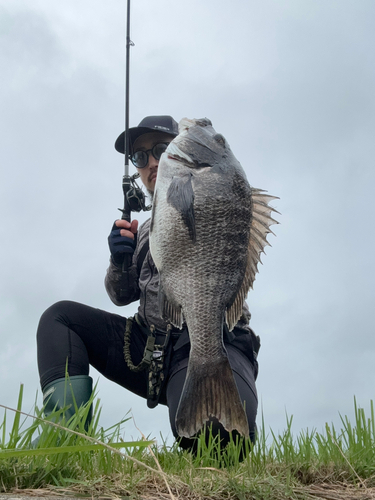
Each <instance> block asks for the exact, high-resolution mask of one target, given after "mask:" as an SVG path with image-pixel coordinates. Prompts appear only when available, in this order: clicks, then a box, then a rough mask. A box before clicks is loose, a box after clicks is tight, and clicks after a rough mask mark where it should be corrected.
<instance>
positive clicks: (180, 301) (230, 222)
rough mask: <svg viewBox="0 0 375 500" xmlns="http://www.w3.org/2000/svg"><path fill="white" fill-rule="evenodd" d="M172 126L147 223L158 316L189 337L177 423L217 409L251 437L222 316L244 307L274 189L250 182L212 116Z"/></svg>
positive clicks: (195, 427) (197, 420)
mask: <svg viewBox="0 0 375 500" xmlns="http://www.w3.org/2000/svg"><path fill="white" fill-rule="evenodd" d="M179 130H180V134H179V135H178V136H177V137H176V138H175V139H174V140H173V141H172V143H170V145H169V146H168V148H167V151H166V153H165V154H163V155H162V157H161V160H160V163H159V167H158V177H157V181H156V186H155V195H154V205H153V212H152V220H151V227H150V250H151V254H152V257H153V260H154V262H155V265H156V267H157V269H158V271H159V275H160V284H159V304H160V313H161V316H162V317H163V318H164V319H166V320H168V321H170V322H171V323H172V324H173V325H174V326H176V327H178V328H181V327H182V325H183V323H184V322H186V324H187V327H188V331H189V336H190V343H191V350H190V356H189V365H188V370H187V375H186V380H185V384H184V388H183V391H182V394H181V398H180V402H179V406H178V409H177V414H176V429H177V432H178V434H179V435H180V436H181V437H188V438H190V437H192V436H195V435H196V434H197V433H199V432H200V431H201V430H202V428H203V427H204V426H205V424H206V423H207V422H209V421H210V419H212V418H216V419H218V421H219V422H220V423H221V424H222V425H223V427H224V428H225V429H226V430H227V431H229V432H231V431H238V432H239V433H240V434H241V435H242V436H245V437H248V436H249V424H248V421H247V416H246V413H245V410H244V406H243V405H244V403H245V402H244V401H242V400H241V398H240V395H239V392H238V389H237V386H236V382H235V379H234V376H233V373H232V369H231V367H230V364H229V360H228V356H227V353H226V350H225V347H224V343H223V324H224V321H226V323H227V325H228V327H229V329H230V330H232V329H233V328H234V326H235V325H236V323H237V322H238V320H239V318H240V316H241V315H242V313H243V304H244V300H245V297H246V295H247V293H248V291H249V289H250V288H252V285H253V282H254V279H255V275H256V273H257V272H258V268H257V267H258V263H259V262H260V254H261V253H262V252H264V248H265V246H266V245H269V243H268V241H267V235H268V234H269V233H272V231H271V230H270V226H271V225H272V224H276V223H277V222H276V221H275V220H274V219H273V218H272V217H271V213H272V212H276V210H274V209H273V208H272V207H270V206H269V202H270V201H271V200H274V199H276V198H275V197H273V196H269V195H267V194H265V192H264V191H262V190H259V189H254V188H252V187H251V186H250V185H249V183H248V181H247V179H246V175H245V173H244V171H243V169H242V167H241V165H240V164H239V162H238V161H237V160H236V158H235V157H234V155H233V153H232V151H231V150H230V147H229V145H228V143H227V142H226V140H225V138H224V137H223V136H222V135H221V134H217V133H216V131H215V130H214V129H213V127H212V124H211V122H210V121H209V120H207V119H201V120H188V119H183V120H181V122H180V124H179ZM199 165H206V166H210V167H212V168H205V169H199V168H198V169H197V168H196V167H197V166H199ZM272 234H273V233H272Z"/></svg>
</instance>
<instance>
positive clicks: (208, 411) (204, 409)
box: [176, 356, 249, 438]
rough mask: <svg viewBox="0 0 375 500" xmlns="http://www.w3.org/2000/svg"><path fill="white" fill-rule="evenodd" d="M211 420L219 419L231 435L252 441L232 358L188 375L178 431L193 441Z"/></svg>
mask: <svg viewBox="0 0 375 500" xmlns="http://www.w3.org/2000/svg"><path fill="white" fill-rule="evenodd" d="M210 417H216V418H217V419H218V421H219V422H220V423H221V424H222V425H223V427H224V429H226V430H227V431H228V432H231V431H234V430H236V431H238V432H239V433H240V434H241V435H242V436H244V437H249V425H248V422H247V417H246V413H245V410H244V407H243V405H242V403H241V399H240V396H239V393H238V389H237V385H236V381H235V379H234V376H233V372H232V369H231V367H230V364H229V361H228V358H227V357H226V356H225V357H224V356H223V357H221V358H220V359H219V360H218V361H215V362H214V363H212V364H211V363H210V366H209V367H208V366H207V365H205V364H199V365H196V366H194V369H193V370H189V369H188V372H187V375H186V380H185V385H184V388H183V390H182V395H181V399H180V403H179V405H178V408H177V413H176V429H177V433H178V435H179V436H181V437H188V438H189V437H193V436H194V435H196V434H197V433H198V432H199V431H201V430H202V429H203V427H204V425H205V424H207V423H208V422H209V420H210Z"/></svg>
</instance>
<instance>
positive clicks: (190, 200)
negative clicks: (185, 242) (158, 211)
mask: <svg viewBox="0 0 375 500" xmlns="http://www.w3.org/2000/svg"><path fill="white" fill-rule="evenodd" d="M191 177H192V176H191V174H186V175H183V176H182V177H173V179H172V182H171V183H170V185H169V188H168V192H167V202H168V203H169V204H170V205H172V207H173V208H175V209H176V210H177V212H178V213H179V214H180V215H181V217H182V221H183V223H184V224H185V226H186V227H187V229H188V231H189V236H190V238H191V240H192V241H193V243H195V240H196V229H195V216H194V191H193V185H192V182H191Z"/></svg>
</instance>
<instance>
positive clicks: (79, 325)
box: [37, 301, 258, 447]
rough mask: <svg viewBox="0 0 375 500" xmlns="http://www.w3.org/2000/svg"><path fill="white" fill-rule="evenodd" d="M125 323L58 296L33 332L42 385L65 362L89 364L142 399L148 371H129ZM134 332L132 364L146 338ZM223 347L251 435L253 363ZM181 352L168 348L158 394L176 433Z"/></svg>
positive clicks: (81, 368) (60, 373) (73, 367)
mask: <svg viewBox="0 0 375 500" xmlns="http://www.w3.org/2000/svg"><path fill="white" fill-rule="evenodd" d="M125 327H126V318H124V317H122V316H119V315H117V314H112V313H109V312H106V311H102V310H100V309H95V308H92V307H89V306H86V305H83V304H79V303H77V302H71V301H61V302H57V303H56V304H54V305H53V306H51V307H50V308H48V309H47V310H46V311H45V312H44V314H43V315H42V317H41V319H40V322H39V326H38V332H37V345H38V368H39V375H40V383H41V386H42V390H43V389H44V387H45V386H46V385H47V384H48V383H50V382H52V381H53V380H56V379H58V378H63V377H64V376H65V371H66V366H67V363H68V373H69V375H70V376H74V375H88V374H89V366H90V365H92V366H93V367H94V368H95V369H96V370H98V372H100V373H101V374H102V375H104V376H105V377H106V378H108V379H109V380H112V381H113V382H116V383H117V384H119V385H121V386H122V387H124V388H126V389H128V390H130V391H131V392H133V393H135V394H137V395H138V396H141V397H143V398H147V375H148V372H147V370H145V371H142V372H133V371H131V370H130V369H129V368H128V366H127V364H126V363H125V360H124V354H123V347H124V332H125ZM136 333H137V334H136V335H134V334H133V335H132V341H131V356H132V361H133V363H134V364H135V365H137V364H139V363H140V361H141V359H142V356H143V352H144V347H145V344H146V340H147V335H146V334H145V333H144V332H142V330H141V329H137V330H136ZM226 349H227V352H228V357H229V361H230V364H231V367H232V370H233V373H234V376H235V380H236V383H237V387H238V390H239V393H240V396H241V400H242V401H243V402H244V403H245V409H246V414H247V419H248V423H249V431H250V436H251V438H252V439H253V440H254V439H255V433H256V424H255V418H256V413H257V407H258V401H257V393H256V388H255V377H254V367H253V365H252V363H250V361H249V360H248V358H247V357H246V356H245V355H244V354H243V353H242V352H241V351H240V350H239V349H238V348H236V347H234V346H232V345H227V344H226ZM181 352H183V351H181V350H179V351H174V350H172V355H171V366H172V367H173V368H172V371H171V373H170V374H169V376H168V377H167V382H166V384H165V386H164V389H163V391H162V394H161V397H160V403H161V404H164V405H167V406H168V408H169V418H170V423H171V428H172V432H173V434H174V436H175V437H176V438H177V437H178V435H177V432H176V427H175V415H176V412H177V407H178V403H179V400H180V395H181V392H182V388H183V384H184V381H185V377H186V371H187V361H188V359H187V358H188V351H187V354H186V355H185V359H184V356H182V359H181ZM225 434H227V433H226V432H225V431H224V430H223V429H222V428H221V429H220V435H221V436H222V437H223V438H224V439H226V438H225ZM227 437H228V436H227ZM182 446H184V447H190V446H191V442H190V440H188V439H186V440H184V442H183V443H182Z"/></svg>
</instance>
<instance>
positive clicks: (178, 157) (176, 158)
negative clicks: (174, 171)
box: [168, 154, 195, 167]
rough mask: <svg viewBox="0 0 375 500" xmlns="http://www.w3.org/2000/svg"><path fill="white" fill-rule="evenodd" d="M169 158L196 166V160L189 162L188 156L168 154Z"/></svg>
mask: <svg viewBox="0 0 375 500" xmlns="http://www.w3.org/2000/svg"><path fill="white" fill-rule="evenodd" d="M168 159H169V160H174V161H178V162H179V163H183V164H184V165H187V166H189V167H191V166H195V163H194V162H189V161H187V160H186V158H182V156H178V155H172V154H168Z"/></svg>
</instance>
